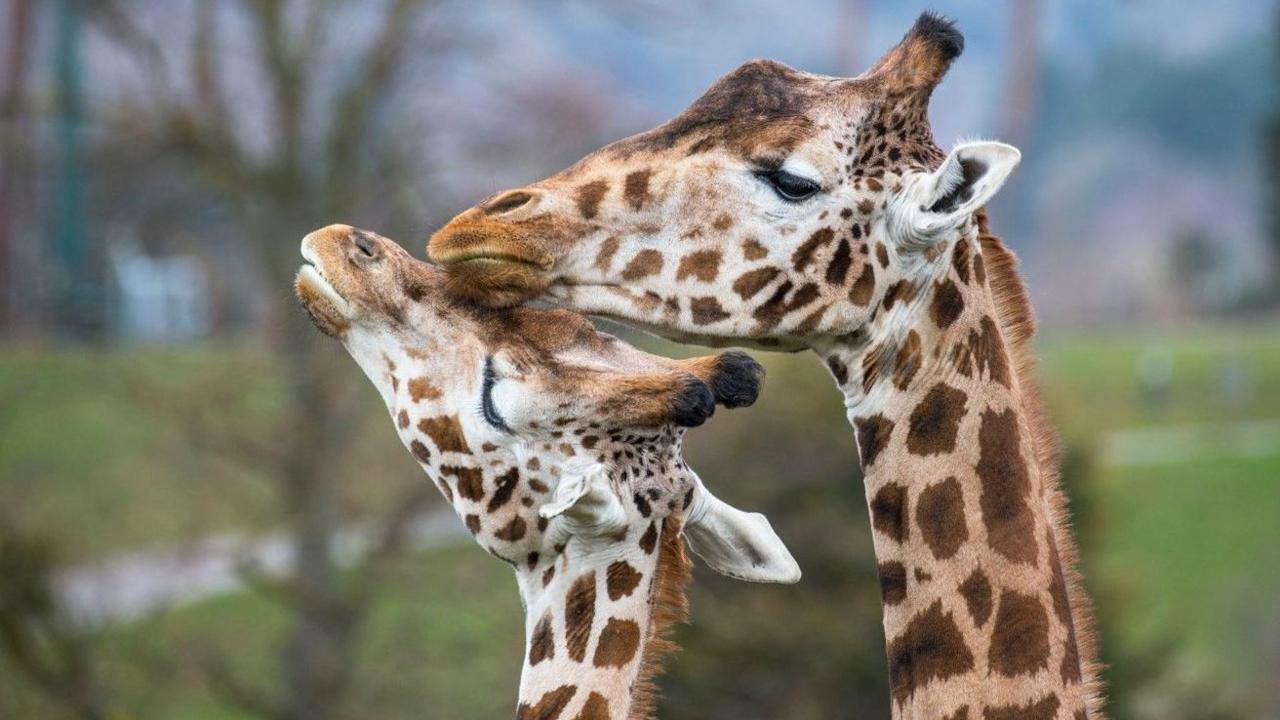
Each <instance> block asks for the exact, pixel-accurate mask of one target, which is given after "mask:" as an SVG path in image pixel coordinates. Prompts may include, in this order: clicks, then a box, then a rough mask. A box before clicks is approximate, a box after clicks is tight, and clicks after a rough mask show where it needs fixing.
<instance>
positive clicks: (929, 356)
mask: <svg viewBox="0 0 1280 720" xmlns="http://www.w3.org/2000/svg"><path fill="white" fill-rule="evenodd" d="M962 49H963V37H962V36H961V35H960V33H959V32H958V31H957V30H956V29H955V28H954V27H953V26H952V24H951V23H950V22H948V21H946V20H943V19H942V18H940V17H938V16H936V15H932V14H928V13H926V14H924V15H922V16H921V17H920V19H919V20H918V21H917V22H916V24H915V26H914V27H913V28H912V29H911V31H910V32H908V33H907V35H906V36H905V37H904V38H903V40H902V42H901V43H899V44H898V45H897V46H896V47H894V48H893V49H892V50H890V51H889V52H888V53H887V54H885V55H884V56H883V57H882V58H881V59H880V60H879V61H878V62H877V63H876V64H875V65H874V66H873V67H872V68H871V69H870V70H868V71H867V72H865V73H863V74H862V75H860V76H858V77H856V78H851V79H845V78H833V77H823V76H817V75H811V74H807V73H803V72H799V71H796V70H793V69H791V68H789V67H787V66H785V65H782V64H779V63H776V62H772V61H768V60H755V61H752V62H748V63H746V64H745V65H742V66H741V67H739V68H737V69H736V70H734V71H733V72H731V73H729V74H728V75H726V76H725V77H723V78H721V79H720V80H719V81H718V82H716V83H715V84H714V85H713V86H712V87H711V88H710V89H709V90H708V91H707V92H706V93H705V94H704V95H703V96H702V97H701V98H699V99H698V100H697V101H695V102H694V103H693V105H691V106H690V107H689V108H688V109H687V110H685V112H683V113H682V114H681V115H679V116H678V117H676V118H675V119H674V120H672V121H670V122H668V123H666V124H664V125H662V126H659V127H657V128H655V129H653V130H651V131H649V132H645V133H642V134H640V135H636V136H634V137H631V138H628V139H626V140H622V141H620V142H617V143H614V144H612V145H609V146H607V147H605V148H602V149H601V150H598V151H596V152H594V153H592V154H590V155H588V156H587V157H585V158H584V159H582V160H581V161H580V162H578V163H577V164H575V165H574V166H573V167H570V168H569V169H567V170H565V171H564V172H562V173H559V174H557V175H555V176H553V177H551V178H548V179H546V180H543V181H541V182H538V183H534V184H533V185H530V186H528V187H525V188H522V189H519V190H513V191H508V192H505V193H501V194H499V195H497V196H495V197H492V198H489V199H487V200H485V201H483V202H481V203H480V204H479V205H477V206H476V207H475V208H473V209H471V210H468V211H466V212H464V213H462V214H461V215H459V216H458V217H456V218H455V219H453V220H452V221H451V222H450V223H449V224H448V225H447V226H445V227H444V228H442V229H441V230H440V231H439V232H438V233H436V234H435V235H434V236H433V237H432V238H431V241H430V244H429V251H430V254H431V256H432V258H433V259H435V260H436V261H438V262H440V263H442V264H444V265H445V266H446V267H447V269H448V270H449V271H450V273H451V275H452V276H453V277H454V283H455V284H456V286H457V287H458V288H459V289H461V290H463V291H465V292H468V293H470V294H471V295H472V296H474V297H476V298H480V299H483V300H484V301H486V302H488V303H490V304H493V305H505V304H510V303H516V302H520V301H522V300H524V299H527V298H531V297H541V298H544V299H549V300H551V301H553V302H555V303H559V304H562V305H566V306H569V307H572V308H574V309H576V310H578V311H582V312H589V313H596V314H600V315H605V316H610V317H614V318H618V319H621V320H624V321H627V322H630V323H633V324H636V325H639V326H641V327H645V328H648V329H652V330H655V331H657V332H659V333H661V334H664V335H667V336H670V337H674V338H676V339H686V340H687V339H692V340H697V341H699V342H702V343H708V344H730V343H734V342H745V343H747V344H751V345H754V346H757V347H763V348H773V349H788V350H798V349H802V348H810V349H812V350H814V351H816V352H817V353H818V354H819V355H820V356H821V357H822V358H823V359H824V361H825V362H826V364H827V367H828V368H829V369H830V371H831V374H832V376H833V377H834V378H835V381H836V384H837V385H838V386H839V388H840V390H841V391H842V392H843V394H844V397H845V405H846V408H847V412H848V417H849V420H850V422H851V423H852V424H853V425H854V427H855V430H856V432H855V435H856V437H857V442H858V445H859V450H860V455H861V460H862V465H863V469H864V475H865V483H866V492H867V499H868V503H869V505H870V508H871V517H872V521H873V526H874V533H873V536H874V543H875V550H876V555H877V559H878V561H879V569H880V583H881V588H882V592H883V607H884V628H885V634H886V640H887V647H888V654H889V674H890V685H891V688H892V703H891V705H892V708H893V715H894V717H895V718H930V719H934V718H950V719H951V720H961V719H967V718H979V717H981V718H987V719H988V720H999V719H1004V718H1024V719H1028V720H1048V719H1050V718H1062V719H1069V720H1081V718H1093V719H1094V720H1098V719H1100V718H1101V717H1102V714H1101V701H1100V699H1099V697H1100V690H1099V683H1098V680H1097V677H1096V666H1095V662H1094V647H1093V646H1094V640H1093V634H1092V629H1091V620H1090V614H1089V608H1088V601H1087V599H1086V597H1085V595H1084V593H1083V591H1082V590H1081V588H1080V586H1079V583H1078V582H1077V576H1076V571H1075V557H1076V552H1075V549H1074V544H1073V542H1072V539H1071V536H1070V533H1069V530H1068V528H1067V519H1066V510H1065V502H1064V499H1063V496H1062V493H1061V491H1060V490H1059V487H1058V478H1057V446H1056V439H1055V436H1054V433H1053V432H1052V429H1051V427H1050V425H1049V423H1048V421H1047V420H1046V418H1045V415H1044V413H1043V412H1042V410H1041V404H1040V401H1039V398H1038V396H1037V391H1036V386H1035V383H1034V381H1033V379H1032V357H1031V351H1030V339H1031V334H1032V330H1033V320H1032V313H1031V308H1030V305H1029V303H1028V301H1027V297H1026V294H1025V292H1024V289H1023V285H1022V281H1021V279H1020V277H1019V275H1018V272H1017V270H1016V261H1015V260H1014V257H1013V255H1012V253H1011V252H1010V251H1009V250H1008V249H1006V248H1005V247H1004V245H1003V244H1002V243H1001V242H1000V241H999V240H998V239H997V238H996V237H994V236H993V235H991V234H990V232H989V231H988V230H987V225H986V219H985V216H984V214H983V210H982V207H983V206H984V205H985V203H986V202H987V201H988V200H989V199H990V198H991V197H992V195H993V194H994V193H995V192H996V191H997V190H998V189H999V187H1000V186H1001V185H1002V184H1003V182H1004V181H1005V179H1006V178H1007V177H1008V175H1009V174H1010V173H1011V172H1012V170H1013V168H1014V167H1015V165H1016V164H1017V163H1018V160H1019V153H1018V151H1017V150H1016V149H1014V148H1012V147H1010V146H1008V145H1004V144H1000V143H994V142H973V143H963V144H960V145H958V146H957V147H955V148H954V149H953V150H952V151H951V152H950V153H949V154H945V155H944V153H943V152H942V151H941V150H940V149H939V148H938V147H937V146H936V145H935V144H934V141H933V134H932V130H931V128H930V125H929V121H928V116H927V110H928V102H929V97H930V95H931V93H932V91H933V88H934V87H935V86H936V85H937V84H938V83H939V82H940V81H941V79H942V76H943V74H944V73H945V72H946V70H947V68H948V67H949V66H950V64H951V62H952V61H953V60H954V59H955V58H956V57H957V56H959V54H960V52H961V50H962Z"/></svg>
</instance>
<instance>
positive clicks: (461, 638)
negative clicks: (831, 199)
mask: <svg viewBox="0 0 1280 720" xmlns="http://www.w3.org/2000/svg"><path fill="white" fill-rule="evenodd" d="M640 342H641V344H645V345H647V346H649V347H650V348H653V349H657V350H660V351H664V352H671V351H673V350H674V351H675V352H678V353H686V354H687V353H689V352H691V351H692V350H691V349H688V348H681V349H678V350H676V349H674V348H673V347H672V346H670V345H668V344H666V343H662V342H659V341H654V340H651V339H645V338H641V339H640ZM324 347H327V346H321V345H320V344H319V340H318V341H317V347H316V348H315V349H316V351H317V352H326V350H325V349H324ZM1040 354H1041V357H1042V361H1041V363H1040V366H1041V375H1042V376H1043V377H1042V380H1043V384H1044V386H1045V389H1046V396H1047V398H1048V401H1049V404H1050V406H1051V408H1052V411H1053V415H1054V417H1055V419H1056V420H1057V421H1058V422H1059V424H1060V425H1061V427H1062V428H1063V433H1064V436H1065V438H1066V440H1067V445H1068V453H1067V456H1066V462H1065V468H1064V478H1065V482H1066V485H1067V489H1068V491H1069V492H1070V494H1071V495H1072V496H1073V507H1074V510H1075V513H1076V517H1077V529H1078V533H1079V534H1080V536H1081V544H1082V547H1083V551H1084V571H1085V575H1086V584H1087V586H1088V588H1089V590H1090V591H1091V592H1092V593H1093V594H1094V596H1095V599H1096V601H1097V605H1098V614H1099V622H1100V627H1101V631H1102V634H1103V638H1102V640H1103V649H1104V654H1105V657H1104V659H1105V660H1106V661H1107V662H1108V663H1109V664H1111V665H1112V669H1111V670H1110V671H1109V672H1108V679H1109V681H1110V682H1111V683H1112V690H1111V696H1112V703H1113V705H1112V715H1113V717H1115V718H1117V719H1119V720H1125V719H1126V718H1133V719H1134V720H1147V719H1148V718H1153V719H1154V718H1185V719H1187V720H1192V719H1195V720H1209V719H1211V718H1237V717H1238V718H1248V717H1267V716H1268V715H1267V713H1274V712H1275V711H1276V709H1277V708H1280V704H1278V702H1277V701H1278V698H1277V691H1276V689H1275V687H1274V686H1273V685H1272V683H1273V682H1274V677H1269V676H1268V673H1267V668H1274V667H1275V662H1276V660H1277V658H1280V623H1278V622H1277V621H1276V620H1275V617H1274V599H1275V598H1276V597H1277V596H1280V568H1278V566H1277V563H1276V562H1275V557H1274V554H1275V551H1276V549H1277V548H1280V529H1278V528H1277V523H1276V522H1275V518H1276V517H1280V446H1275V447H1271V448H1270V450H1269V451H1268V449H1267V447H1266V445H1265V443H1263V444H1261V445H1259V444H1258V443H1254V444H1252V445H1251V444H1249V443H1246V442H1244V440H1247V439H1248V436H1249V433H1250V432H1257V430H1256V428H1257V427H1261V428H1262V429H1263V431H1265V430H1266V429H1267V428H1268V427H1270V426H1269V425H1268V424H1267V421H1274V419H1275V418H1276V417H1277V416H1280V333H1277V332H1276V331H1274V330H1270V331H1264V330H1260V329H1259V328H1255V327H1228V328H1224V329H1212V330H1207V329H1206V330H1203V331H1198V332H1193V333H1186V334H1180V335H1177V336H1164V335H1160V334H1157V333H1154V332H1151V333H1139V334H1128V335H1098V334H1095V335H1090V336H1071V337H1064V336H1055V337H1053V338H1052V339H1051V340H1048V341H1046V342H1044V343H1043V344H1042V347H1041V353H1040ZM760 357H761V359H762V360H763V361H764V363H765V364H766V366H767V367H768V370H769V380H768V381H767V383H766V389H765V393H764V396H763V397H762V399H761V401H760V402H759V403H758V404H757V405H756V406H755V407H753V408H751V409H748V410H739V411H721V412H720V413H719V414H717V416H716V417H715V418H714V419H713V420H712V421H711V422H710V423H708V425H707V426H706V427H705V428H702V429H699V430H697V431H694V432H692V433H690V435H689V437H688V440H687V456H688V458H689V460H690V462H691V464H692V465H693V466H694V467H695V468H696V469H697V470H698V472H699V473H700V474H701V475H702V477H703V479H704V480H705V481H706V482H707V483H708V484H709V485H710V486H711V487H713V488H714V489H715V490H716V492H717V493H718V494H720V495H721V496H723V497H724V498H726V499H727V500H729V501H731V502H733V503H735V504H737V505H739V506H741V507H744V508H748V509H758V510H761V511H764V512H766V513H767V514H768V515H769V517H770V519H771V521H772V522H773V523H774V526H775V527H776V528H777V530H778V531H779V533H780V535H781V536H782V537H783V538H784V539H785V540H786V541H787V543H788V545H789V546H790V547H791V548H792V550H793V551H794V553H795V555H796V557H797V559H798V560H799V562H800V563H801V566H802V567H803V568H804V571H805V577H804V580H803V581H802V582H801V583H800V584H799V585H796V586H791V587H770V586H753V585H746V584H741V583H735V582H732V581H730V580H726V579H724V578H721V577H719V576H716V575H714V574H713V573H711V572H709V571H707V570H706V569H705V568H699V569H698V570H697V572H696V577H695V581H694V584H693V586H692V588H691V593H690V594H691V601H692V622H691V624H690V625H689V626H687V627H684V628H682V629H681V630H680V632H679V633H678V638H679V640H680V641H681V643H682V645H683V650H682V651H681V653H680V654H679V655H677V656H676V657H675V658H674V659H673V660H672V661H671V662H670V663H669V664H668V668H669V669H668V673H667V675H666V677H665V678H664V679H663V682H662V686H663V689H664V693H665V698H666V699H665V701H664V703H663V706H662V710H661V716H662V717H664V718H672V719H678V718H712V719H714V718H740V717H785V718H789V719H796V720H807V719H808V718H857V717H885V716H887V707H886V702H887V700H886V698H887V688H886V680H885V675H886V669H885V660H884V648H883V642H884V641H883V637H882V631H881V628H880V608H879V603H880V600H879V591H878V588H877V586H876V583H875V573H874V558H873V556H872V554H871V540H870V536H869V532H868V522H867V517H866V503H865V499H864V497H863V491H862V485H861V482H860V480H859V477H858V470H857V462H856V457H855V451H854V445H853V440H852V437H851V433H850V432H849V430H848V426H847V424H846V421H845V419H844V416H843V409H842V407H841V404H840V401H839V397H838V395H837V394H836V393H835V392H833V391H832V390H831V387H830V380H829V378H828V377H827V376H826V374H825V371H824V370H823V369H822V367H821V366H820V364H819V363H818V362H817V361H816V360H815V359H814V358H813V357H812V356H811V355H809V354H798V355H762V356H760ZM274 367H275V366H274V364H273V363H272V362H270V361H269V359H267V358H265V357H262V356H260V355H257V354H255V353H253V352H250V351H247V350H244V349H236V348H221V347H210V348H204V349H199V350H191V351H136V352H129V353H111V352H76V353H52V354H50V353H35V352H25V353H24V352H18V353H10V354H7V355H5V356H4V357H2V358H0V406H2V407H4V408H5V410H6V412H5V413H4V415H3V418H4V419H0V506H3V507H6V508H16V509H20V510H21V511H22V513H23V516H24V518H26V521H27V523H28V525H30V526H32V527H45V528H55V529H57V530H58V532H57V535H56V536H57V538H58V539H57V543H58V544H59V553H60V557H64V558H68V559H69V561H85V560H91V559H100V558H103V557H106V556H109V555H111V554H112V553H113V552H116V551H119V550H121V549H125V548H139V547H146V546H166V545H168V544H170V543H173V542H176V541H178V540H180V539H181V538H184V537H191V536H200V535H204V534H207V533H211V532H216V531H220V530H230V529H248V530H254V529H264V528H268V527H273V526H274V525H276V524H277V523H278V519H276V518H273V517H272V512H273V511H272V507H273V506H272V505H271V503H270V502H269V501H268V499H267V496H266V493H265V491H264V489H263V487H262V484H263V482H265V481H264V480H263V479H261V478H257V477H255V475H254V472H253V469H252V467H251V466H240V465H237V464H235V463H229V462H228V461H226V460H225V459H219V458H223V454H222V453H221V452H220V451H219V452H218V453H214V452H213V451H212V450H211V449H210V448H209V447H208V446H207V443H208V442H209V441H210V439H209V438H208V437H206V438H201V437H199V435H200V433H201V432H208V433H211V434H216V433H215V430H209V428H213V429H216V428H218V427H221V426H222V425H224V424H226V423H235V424H239V427H241V428H243V427H244V426H245V425H244V424H250V425H251V424H253V423H257V422H261V423H263V426H264V427H270V426H271V417H270V416H271V415H272V413H273V412H275V411H276V410H275V408H276V403H275V401H274V399H273V396H274V395H275V394H276V393H278V392H279V382H278V378H277V377H275V375H274V373H275V372H276V370H275V369H274ZM1151 368H1155V369H1154V370H1152V369H1151ZM350 375H351V378H350V379H351V381H352V383H354V384H355V385H356V386H357V388H356V389H357V390H366V391H365V392H359V393H358V394H359V396H360V398H361V400H360V406H359V407H360V410H359V412H358V413H357V416H358V417H359V418H360V421H359V422H358V423H356V424H354V425H353V426H352V427H351V428H350V432H352V433H354V434H355V435H356V437H357V438H358V439H357V441H356V442H353V443H352V445H351V447H352V448H353V451H352V456H351V457H349V458H347V459H345V460H344V468H343V471H342V472H343V474H344V476H345V477H348V478H349V481H348V482H347V483H346V484H345V485H344V487H343V490H342V494H343V509H344V514H345V515H346V516H347V517H349V518H351V519H359V518H361V517H364V516H366V515H367V514H369V513H372V512H376V511H377V510H378V509H379V507H380V503H385V502H387V501H389V499H391V498H394V497H397V496H398V495H399V492H400V491H401V490H402V488H403V487H404V486H406V485H409V484H412V483H419V482H422V478H421V477H420V475H419V474H418V470H417V469H416V467H414V465H413V463H412V462H411V461H410V460H409V457H408V454H407V453H405V452H404V451H403V450H402V449H401V448H400V447H399V446H398V444H397V441H396V438H395V435H394V433H393V432H392V430H391V427H390V425H388V420H387V418H386V417H385V410H384V409H383V408H382V407H381V406H380V405H379V404H378V400H377V397H376V395H375V394H374V393H373V392H371V391H367V389H366V388H364V387H363V380H362V379H361V378H359V377H358V371H357V370H356V368H355V367H354V366H351V368H350ZM1148 376H1154V377H1155V378H1156V379H1155V380H1152V379H1151V378H1150V377H1148ZM197 410H199V411H197ZM14 417H23V418H24V421H23V422H22V423H21V424H20V425H19V424H18V423H15V422H13V421H12V418H14ZM1241 423H1250V424H1241ZM1188 427H1190V428H1191V430H1190V431H1188V430H1186V428H1188ZM1169 428H1174V429H1175V430H1174V434H1173V435H1172V436H1170V437H1166V435H1167V434H1168V432H1169ZM1179 428H1181V429H1179ZM1250 428H1254V429H1253V430H1250ZM1143 429H1145V430H1147V431H1149V433H1148V434H1145V435H1144V434H1143V433H1142V430H1143ZM1135 430H1136V431H1137V432H1136V434H1135ZM1179 433H1181V434H1179ZM1125 437H1128V438H1129V439H1128V440H1125V441H1123V442H1121V441H1120V440H1123V438H1125ZM1118 438H1119V439H1120V440H1118ZM1135 438H1136V439H1135ZM1264 440H1265V437H1264ZM1161 453H1173V454H1172V455H1162V454H1161ZM1162 457H1163V458H1165V459H1163V460H1162V459H1161V458H1162ZM175 479H177V480H178V482H175ZM390 577H391V581H390V583H389V584H388V585H387V586H386V587H385V588H384V589H383V590H382V591H381V592H380V593H379V595H378V597H377V599H376V600H375V603H374V606H373V612H372V615H371V619H370V621H369V624H368V625H367V627H366V628H365V630H363V634H362V637H361V639H360V641H359V655H360V659H361V663H360V669H359V671H358V675H357V677H356V679H355V688H354V691H353V693H352V695H351V696H350V700H349V702H350V703H351V707H350V708H349V712H350V713H351V714H352V715H353V716H358V717H362V718H384V717H385V718H396V717H403V716H404V715H406V714H409V713H425V714H428V715H430V716H432V717H502V716H505V715H507V714H509V712H510V707H511V704H512V702H513V699H514V697H515V688H516V683H517V680H518V673H519V664H520V653H521V642H522V640H521V619H522V613H521V611H520V608H519V601H518V598H517V593H516V588H515V585H514V583H513V582H512V581H511V578H510V573H509V571H508V570H507V568H506V567H505V566H504V565H502V564H501V563H497V562H494V561H492V559H490V558H488V557H487V556H486V555H485V554H484V553H483V552H482V551H481V550H479V549H478V548H476V547H474V546H473V545H472V544H470V543H466V542H464V543H463V544H461V545H458V546H457V547H456V548H447V549H442V550H434V551H430V552H426V553H418V554H413V555H409V556H406V557H404V558H401V559H398V560H395V561H394V565H393V567H392V568H391V570H390ZM286 622H287V613H286V612H285V611H284V610H283V609H282V608H281V607H280V606H278V605H277V604H276V603H275V602H274V601H273V600H272V599H271V595H270V593H266V594H260V593H254V592H246V593H243V594H237V595H232V596H225V597H219V598H214V599H210V600H206V601H202V602H199V603H196V604H194V605H190V606H186V607H179V608H175V609H172V610H170V611H168V612H165V613H163V614H160V615H156V616H153V617H149V618H146V619H144V620H141V621H139V622H136V623H132V624H128V625H124V626H116V627H111V628H108V629H106V630H104V631H103V632H102V633H101V634H99V635H97V636H96V637H95V638H94V643H93V644H92V648H93V651H94V653H95V658H96V660H97V663H98V665H99V666H100V670H99V675H100V677H101V685H102V687H104V688H106V692H107V693H108V695H109V698H110V701H111V702H110V705H109V707H111V708H112V711H113V712H114V713H115V715H112V716H113V717H122V718H124V717H127V718H135V717H136V718H164V717H183V718H239V717H245V716H244V715H240V714H237V712H236V711H232V710H229V709H228V705H227V703H225V702H224V701H223V699H222V698H221V697H220V696H219V694H218V689H217V687H216V683H212V684H211V683H210V682H209V673H208V672H206V669H207V668H205V665H206V664H207V663H208V662H209V658H220V659H221V660H222V661H223V662H227V663H229V666H230V667H229V669H230V670H231V671H232V672H234V673H235V674H236V675H237V676H239V677H241V678H248V679H250V680H251V682H250V684H251V685H260V686H270V685H271V684H272V683H275V682H278V680H279V678H278V677H277V675H278V673H279V670H278V666H277V665H276V664H275V663H274V659H275V658H276V657H277V656H278V654H279V653H280V652H281V648H280V647H279V646H278V645H277V644H276V643H277V641H278V640H277V639H278V637H279V632H280V631H281V629H282V628H283V627H284V626H285V624H286ZM0 662H2V661H0ZM215 677H216V675H215ZM46 703H47V701H46V700H43V699H42V696H41V695H39V694H37V693H35V692H33V691H32V688H31V687H30V685H29V684H27V683H25V682H24V681H23V680H21V678H20V676H16V675H14V674H13V673H10V672H7V671H6V670H5V669H4V668H3V667H0V717H23V718H26V717H57V715H56V714H55V709H54V708H53V707H52V706H50V705H48V704H46ZM357 710H358V712H357Z"/></svg>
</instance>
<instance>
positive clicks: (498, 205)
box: [484, 190, 533, 215]
mask: <svg viewBox="0 0 1280 720" xmlns="http://www.w3.org/2000/svg"><path fill="white" fill-rule="evenodd" d="M532 199H533V194H532V193H530V192H527V191H525V190H512V191H510V192H505V193H503V194H501V195H499V196H498V197H496V198H494V199H493V200H492V201H490V202H488V203H485V205H484V214H485V215H502V214H504V213H509V212H511V211H512V210H518V209H520V208H522V207H524V206H525V205H528V204H529V201H530V200H532Z"/></svg>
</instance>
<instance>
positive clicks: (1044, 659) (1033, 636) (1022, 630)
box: [987, 590, 1049, 677]
mask: <svg viewBox="0 0 1280 720" xmlns="http://www.w3.org/2000/svg"><path fill="white" fill-rule="evenodd" d="M987 661H988V662H989V663H990V665H991V669H992V670H994V671H995V672H998V673H1000V674H1001V675H1004V676H1006V677H1016V676H1018V675H1030V674H1031V673H1034V672H1035V671H1036V670H1040V669H1042V668H1047V667H1048V666H1049V615H1048V614H1047V613H1046V612H1045V610H1044V605H1043V604H1042V603H1041V602H1040V600H1039V599H1038V598H1036V597H1035V596H1034V595H1023V594H1022V593H1019V592H1016V591H1014V590H1005V591H1004V592H1003V593H1001V594H1000V603H999V604H998V605H997V606H996V618H995V622H994V624H993V626H992V628H991V648H990V650H989V651H988V653H987Z"/></svg>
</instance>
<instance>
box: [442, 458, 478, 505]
mask: <svg viewBox="0 0 1280 720" xmlns="http://www.w3.org/2000/svg"><path fill="white" fill-rule="evenodd" d="M440 474H441V475H452V476H454V477H456V478H457V479H458V480H457V482H456V483H455V485H457V487H458V494H459V495H461V496H462V497H464V498H466V499H467V500H480V499H481V498H483V497H484V479H483V476H482V475H481V474H480V470H478V469H477V468H464V467H457V466H455V465H445V466H444V467H442V468H440Z"/></svg>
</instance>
